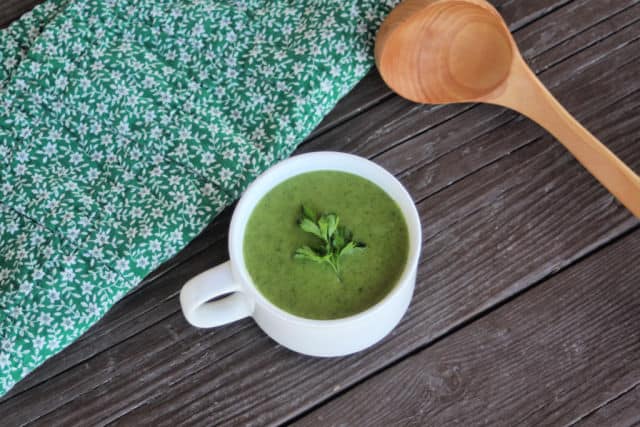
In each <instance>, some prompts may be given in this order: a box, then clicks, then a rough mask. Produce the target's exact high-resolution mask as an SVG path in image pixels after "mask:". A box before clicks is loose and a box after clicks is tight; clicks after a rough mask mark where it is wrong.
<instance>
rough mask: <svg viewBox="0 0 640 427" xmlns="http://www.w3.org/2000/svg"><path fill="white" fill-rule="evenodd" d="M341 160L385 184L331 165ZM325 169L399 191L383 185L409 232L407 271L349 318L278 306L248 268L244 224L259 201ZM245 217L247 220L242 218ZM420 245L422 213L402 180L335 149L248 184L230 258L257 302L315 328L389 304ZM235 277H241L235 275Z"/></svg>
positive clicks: (232, 231) (293, 160)
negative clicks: (315, 315) (289, 182)
mask: <svg viewBox="0 0 640 427" xmlns="http://www.w3.org/2000/svg"><path fill="white" fill-rule="evenodd" d="M314 161H315V162H317V164H314ZM340 162H352V163H353V162H355V163H357V164H359V166H361V167H366V168H368V169H370V170H371V171H372V172H373V173H376V174H377V175H378V178H379V179H383V180H384V181H385V182H384V184H381V183H380V182H375V181H374V180H371V179H369V178H367V177H364V176H362V175H361V174H359V173H357V172H354V171H352V170H349V169H346V168H344V167H340V166H331V165H334V164H335V165H338V164H339V163H340ZM327 165H329V166H327ZM286 169H291V170H292V171H293V172H292V173H290V174H287V173H284V174H282V177H280V178H275V177H277V176H278V175H280V174H281V173H282V172H283V170H286ZM323 170H332V171H341V172H347V173H351V174H354V175H358V176H361V177H363V178H365V179H367V180H369V181H371V182H373V183H374V184H376V185H378V186H379V187H381V188H382V187H383V185H384V186H388V187H392V188H394V191H395V192H396V193H397V195H396V196H395V197H394V195H392V194H389V192H388V191H386V190H385V189H384V188H383V190H384V191H385V193H387V195H388V196H389V197H391V198H392V199H393V200H394V201H395V202H396V204H397V205H398V207H399V208H400V210H401V211H402V213H403V216H404V219H405V222H406V225H407V229H408V233H409V254H408V256H407V263H406V265H405V268H404V270H403V271H402V274H401V275H400V278H399V279H398V280H397V281H396V284H395V285H394V287H393V289H392V290H391V291H390V292H389V293H388V294H387V295H386V296H385V297H384V298H383V299H381V300H380V301H378V302H377V303H376V304H374V305H373V306H371V307H369V308H368V309H366V310H363V311H361V312H359V313H356V314H354V315H351V316H348V317H341V318H339V319H330V320H318V319H308V318H305V317H300V316H296V315H294V314H291V313H289V312H287V311H284V310H283V309H281V308H279V307H278V306H276V305H275V304H273V303H272V302H271V301H269V300H268V299H267V298H266V297H265V296H264V295H262V293H261V292H260V291H259V290H258V289H257V287H256V285H255V284H254V283H253V279H252V278H251V275H250V274H249V271H248V270H247V267H246V265H245V262H244V251H243V244H244V226H245V225H246V222H247V221H248V220H249V217H250V216H251V213H252V212H253V209H254V208H255V206H256V205H257V203H259V202H260V200H262V198H263V197H264V196H265V195H266V194H267V193H268V192H269V191H270V190H271V189H272V188H274V187H275V186H276V185H278V184H280V183H281V182H284V181H286V180H288V179H290V178H293V177H294V176H297V175H300V174H303V173H306V172H314V171H323ZM252 199H256V202H255V203H251V200H252ZM245 218H246V219H245ZM243 219H245V220H244V221H243ZM421 246H422V227H421V225H420V216H419V214H418V210H417V208H416V206H415V203H414V202H413V199H412V198H411V196H410V195H409V193H408V192H407V190H406V189H405V188H404V186H403V185H402V184H401V183H400V181H398V180H397V179H396V177H394V176H393V175H392V174H390V173H389V172H388V171H387V170H386V169H384V168H382V167H381V166H379V165H377V164H375V163H373V162H372V161H370V160H368V159H365V158H364V157H359V156H355V155H353V154H347V153H340V152H336V151H317V152H313V153H307V154H300V155H296V156H292V157H290V158H288V159H286V160H283V161H281V162H279V163H277V164H276V165H274V166H272V167H271V168H269V169H268V170H267V171H265V172H264V173H263V174H261V175H260V176H258V178H257V179H256V180H255V181H253V183H251V184H250V185H249V187H247V189H246V190H245V192H244V194H243V195H242V198H241V199H240V201H239V202H238V205H237V206H236V209H235V211H234V213H233V217H232V219H231V226H230V228H229V258H230V260H231V264H232V269H233V271H234V272H235V273H237V274H239V275H240V277H239V279H240V280H241V282H242V283H243V286H242V289H243V291H246V290H247V289H249V290H250V291H251V292H252V297H253V298H255V299H256V300H257V301H256V303H257V304H258V303H259V304H260V305H262V306H263V307H265V308H266V309H267V310H269V311H270V312H271V314H273V315H276V316H278V317H280V318H282V319H283V320H286V321H288V322H294V323H297V324H300V325H303V326H313V327H322V326H326V327H335V326H339V325H340V324H342V323H348V322H351V321H353V320H356V319H359V318H361V317H365V316H370V315H372V314H374V313H375V312H376V311H379V310H380V309H381V307H382V306H383V305H384V304H386V303H387V301H388V300H390V299H392V298H393V297H394V296H395V295H396V294H397V293H398V292H400V290H401V288H402V286H408V285H410V284H409V283H408V282H409V281H410V280H411V275H412V273H413V271H414V270H415V269H417V266H418V261H419V258H420V249H421ZM236 279H238V278H237V277H236ZM245 285H248V286H245Z"/></svg>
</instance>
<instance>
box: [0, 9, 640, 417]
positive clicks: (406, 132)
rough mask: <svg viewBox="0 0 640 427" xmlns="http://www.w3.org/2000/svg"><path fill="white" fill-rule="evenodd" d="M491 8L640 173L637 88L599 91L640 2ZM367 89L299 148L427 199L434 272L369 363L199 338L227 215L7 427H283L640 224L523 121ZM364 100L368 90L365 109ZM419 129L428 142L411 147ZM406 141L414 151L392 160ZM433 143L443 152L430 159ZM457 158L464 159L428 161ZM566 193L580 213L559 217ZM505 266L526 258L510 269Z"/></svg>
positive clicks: (21, 402)
mask: <svg viewBox="0 0 640 427" xmlns="http://www.w3.org/2000/svg"><path fill="white" fill-rule="evenodd" d="M576 4H577V5H579V6H580V7H575V8H573V9H571V13H570V14H569V13H567V12H566V10H567V8H572V7H573V6H574V5H576ZM498 6H499V8H500V10H501V12H502V13H503V14H505V16H507V17H508V19H509V20H510V22H512V23H515V25H516V26H517V25H520V27H518V28H519V30H518V31H517V33H516V38H517V40H518V42H519V43H520V45H521V47H523V45H524V46H526V47H525V55H527V56H528V57H529V58H530V59H532V61H533V62H534V63H535V66H536V67H537V68H536V69H538V70H545V74H544V75H543V76H542V77H543V79H544V80H545V83H547V84H551V85H553V86H554V87H555V88H556V90H557V92H556V94H557V95H558V96H559V97H560V98H561V100H562V101H563V102H565V100H568V101H570V102H573V103H572V104H571V109H572V111H573V112H574V113H576V114H577V115H578V116H579V117H581V118H583V119H585V120H586V122H587V123H588V125H589V127H590V128H591V129H592V130H593V131H594V132H595V133H596V134H597V135H598V136H599V137H601V138H602V139H604V140H607V141H611V144H610V146H611V147H612V148H613V149H614V150H615V151H616V153H617V154H619V155H620V156H621V157H623V158H624V159H625V160H626V161H628V162H630V163H631V164H632V165H633V166H634V167H636V168H638V167H640V152H639V151H638V150H637V149H636V148H637V143H638V140H637V134H638V130H639V127H640V123H639V122H638V112H639V111H640V106H639V105H638V103H639V101H640V100H639V99H638V96H637V93H638V92H636V91H634V90H632V89H629V88H628V87H627V86H625V85H623V84H622V83H621V82H622V80H610V79H606V78H597V77H598V76H600V75H601V74H602V73H605V72H607V70H608V68H616V67H617V68H618V70H619V72H621V73H622V76H623V77H625V78H627V83H629V82H631V83H632V85H633V84H635V81H634V79H633V76H634V75H637V70H638V67H639V66H640V65H639V64H638V61H637V50H638V49H637V45H634V44H632V43H633V40H635V39H636V38H637V35H638V27H637V24H635V23H634V22H635V20H636V18H635V17H637V16H638V10H637V2H636V1H630V2H627V1H625V0H616V1H604V2H603V1H596V0H592V1H590V2H589V1H578V0H575V1H573V2H569V1H547V0H544V1H540V2H527V1H521V0H509V1H504V2H500V4H499V5H498ZM0 9H1V7H0ZM512 28H513V27H512ZM623 31H627V32H626V33H623ZM612 37H615V39H613V41H609V39H611V38H612ZM603 43H604V44H605V45H604V46H602V45H603ZM607 43H608V44H607ZM634 58H636V59H634ZM536 61H537V62H536ZM608 61H610V63H609V64H610V67H607V66H606V64H607V63H608ZM555 70H559V71H555ZM634 73H635V74H634ZM594 76H595V77H596V78H594ZM636 80H637V79H636ZM368 82H369V83H363V85H360V86H359V87H358V88H356V90H355V91H354V93H352V94H351V95H350V97H348V98H345V101H347V100H349V99H351V100H349V101H348V102H345V104H344V105H345V108H344V112H343V113H338V114H337V115H335V116H334V118H333V119H331V118H330V117H329V118H328V119H327V120H329V121H328V122H327V125H326V127H325V128H324V129H322V128H319V131H318V132H317V133H316V134H315V135H314V137H313V138H311V139H310V140H309V141H308V142H307V143H305V145H304V146H303V147H302V151H304V150H316V149H343V150H346V151H353V152H356V153H358V154H361V155H366V156H370V157H376V161H378V162H380V163H383V164H386V162H389V165H390V169H391V170H392V171H393V172H394V173H396V174H402V180H403V182H404V183H405V184H410V185H409V186H410V188H411V192H412V194H413V193H415V194H414V197H416V195H417V196H419V198H420V199H423V202H422V203H421V204H420V207H419V208H420V212H421V215H422V218H423V224H424V225H425V242H426V245H425V255H424V257H425V258H424V259H425V262H424V263H423V264H422V265H421V267H420V277H419V283H418V288H417V293H416V297H415V300H414V303H413V305H412V307H411V309H410V312H409V314H408V316H407V317H406V318H405V320H404V321H403V323H402V324H401V326H400V327H399V328H398V329H397V330H396V331H394V333H393V334H392V336H390V337H389V338H388V339H387V340H385V342H384V343H383V344H382V345H379V346H376V347H375V348H374V349H372V350H371V351H370V352H366V353H363V354H359V355H356V356H353V357H349V358H344V359H337V360H318V359H311V358H306V357H303V356H299V355H296V354H293V353H290V352H288V351H286V350H284V349H282V348H280V347H278V346H276V345H275V344H274V343H273V342H271V341H270V340H269V339H268V338H267V337H266V336H264V334H262V333H261V332H260V331H259V330H258V329H257V328H256V327H255V326H254V325H253V324H252V323H251V322H250V321H245V322H240V323H237V324H234V325H231V326H229V327H225V328H219V329H215V330H211V331H199V330H196V329H194V328H191V327H189V326H188V325H187V324H186V322H184V320H183V318H182V316H181V314H180V313H179V312H178V309H179V307H178V304H177V300H176V298H175V295H176V293H177V291H178V290H179V288H180V286H181V285H182V283H184V281H185V280H186V279H187V278H188V277H190V276H192V275H194V274H196V273H198V272H200V271H202V270H204V269H206V268H209V267H211V266H213V265H216V264H217V263H219V262H221V261H222V260H224V259H225V258H226V256H227V254H226V241H225V239H226V231H225V230H226V227H227V224H228V218H229V212H230V211H227V213H226V214H225V215H226V217H225V215H223V216H222V217H221V218H220V220H219V221H216V224H214V225H212V226H211V227H209V228H208V229H207V230H206V231H205V232H204V233H203V234H202V235H201V236H200V237H199V238H198V239H196V240H195V241H194V242H193V243H192V244H191V245H190V246H189V247H188V249H187V250H185V251H184V252H183V253H181V254H179V255H178V257H177V258H176V259H175V260H172V261H170V262H169V263H167V264H166V265H165V266H164V267H163V268H161V269H159V270H158V271H157V272H156V273H155V275H153V276H152V277H153V279H152V280H147V281H145V282H146V284H145V285H144V286H142V287H141V288H139V289H138V290H136V291H135V292H133V293H131V294H130V295H129V296H128V297H127V298H125V299H124V300H123V301H121V303H119V304H118V305H116V306H115V307H114V309H113V310H112V311H111V312H110V313H109V314H108V316H107V317H106V318H105V319H103V321H102V322H100V323H99V324H98V325H96V327H94V328H92V330H91V331H90V332H89V333H88V334H85V335H84V336H83V337H82V338H81V339H80V340H79V341H78V342H77V343H75V344H74V345H73V346H71V347H69V348H68V349H67V350H65V352H63V353H61V354H60V355H59V356H57V357H55V358H53V359H51V360H50V361H49V362H47V363H46V364H45V365H44V366H43V367H42V368H41V369H39V370H38V371H36V372H35V373H34V374H32V375H31V376H30V377H28V378H27V380H26V381H24V382H22V383H21V384H19V385H18V386H17V387H16V391H15V392H14V393H12V394H11V395H10V396H8V397H7V398H5V399H3V400H2V402H1V403H0V419H2V420H3V424H7V425H22V424H24V423H27V422H29V421H34V423H35V424H38V425H92V424H96V425H102V424H106V423H109V422H114V423H116V424H120V425H138V424H153V425H155V424H157V425H168V424H173V425H175V424H179V425H181V424H196V425H198V424H200V425H212V424H226V425H238V424H245V423H246V424H253V425H266V424H271V423H280V422H283V421H286V420H289V419H291V418H292V417H295V416H296V415H298V414H301V413H303V412H304V411H306V410H309V409H310V408H313V407H316V406H318V405H321V404H322V403H323V402H324V401H326V400H327V399H331V397H332V396H335V395H336V394H337V393H339V392H340V390H342V389H344V388H346V387H349V386H351V385H353V384H355V383H357V382H359V381H361V380H362V379H363V378H367V377H369V376H372V375H375V374H376V373H377V372H379V371H382V370H384V369H385V368H387V367H389V366H392V365H393V364H394V363H395V362H396V361H398V360H401V359H402V358H404V357H407V355H409V354H411V353H412V352H413V351H416V350H417V349H420V348H422V347H424V346H427V345H429V344H430V343H431V342H433V340H434V339H437V338H438V337H443V336H445V335H446V334H447V333H449V332H450V331H451V330H452V329H455V328H458V327H460V325H463V324H464V322H466V321H468V320H469V319H471V318H475V317H476V316H479V315H480V314H481V313H483V312H484V311H485V310H488V309H490V308H491V307H493V306H495V305H496V304H500V303H501V302H503V301H504V300H505V299H506V298H509V297H510V296H512V295H514V294H516V293H518V292H523V291H524V290H525V289H527V288H528V287H529V286H531V285H532V284H535V283H538V282H539V281H541V280H544V278H545V277H547V276H548V275H550V274H552V273H553V272H555V271H558V270H561V269H563V268H565V267H566V266H567V265H571V264H572V263H573V262H574V261H575V260H576V259H580V258H581V257H583V256H585V255H586V254H588V253H590V252H591V251H592V250H594V249H595V248H598V247H601V246H603V245H606V244H607V243H608V242H609V241H611V240H612V239H615V238H616V237H617V236H619V235H620V234H621V233H624V232H625V231H627V230H629V229H631V228H632V227H634V226H636V224H637V222H636V221H635V220H633V219H632V218H631V217H630V216H629V215H627V214H625V212H624V211H623V210H622V209H620V208H619V207H618V206H617V205H616V204H615V203H614V202H613V201H612V199H611V198H610V197H609V196H608V195H607V194H606V193H605V192H604V191H603V190H602V189H599V187H598V185H597V183H595V181H593V180H592V179H590V178H589V177H588V176H587V175H586V174H585V173H583V171H581V169H580V167H579V166H578V165H577V164H576V163H575V162H574V161H572V160H571V159H570V157H569V156H568V155H566V153H564V152H563V151H562V149H561V148H560V147H558V146H557V144H555V143H554V141H553V139H552V138H551V137H549V136H547V135H546V134H545V133H544V132H541V131H540V130H539V129H538V128H537V127H535V126H534V125H527V123H529V122H527V121H522V120H521V119H519V118H517V116H515V115H514V114H513V113H505V112H503V111H501V110H500V109H497V108H493V107H486V108H485V107H474V106H458V107H455V108H451V109H448V108H440V109H438V108H431V107H428V108H424V107H416V106H412V105H411V104H409V103H407V102H406V101H402V100H399V99H398V98H397V97H395V96H389V95H388V92H385V93H378V92H377V90H378V89H373V90H371V91H369V90H368V89H367V88H369V87H370V86H369V85H376V84H377V85H378V88H380V87H381V86H380V81H379V80H378V79H377V76H376V74H375V72H372V74H371V75H370V77H369V80H368ZM376 82H377V83H376ZM632 87H633V86H632ZM576 91H579V92H580V93H576ZM360 92H366V93H367V95H366V96H364V95H363V97H362V99H361V100H359V96H360V95H359V94H360ZM601 97H603V98H604V100H602V103H600V98H601ZM572 100H573V101H572ZM359 105H362V106H363V107H362V108H360V107H359ZM359 108H360V109H359ZM420 119H421V120H420ZM331 120H333V121H331ZM449 123H452V124H451V125H450V124H449ZM476 123H477V124H476ZM321 126H322V125H321ZM447 126H450V127H447ZM423 134H424V138H425V139H422V140H418V141H414V140H415V139H418V138H421V137H422V135H423ZM429 134H430V135H429ZM456 134H458V135H457V136H456ZM478 134H479V136H478V137H476V135H478ZM427 136H428V138H427ZM362 138H365V139H366V138H369V141H368V143H367V144H362V143H361V139H362ZM470 140H472V141H473V144H466V143H467V142H469V141H470ZM452 142H455V143H456V144H459V145H458V146H450V145H449V144H451V143H452ZM369 143H370V144H373V146H372V147H371V146H370V144H369ZM406 143H410V145H412V147H409V148H408V149H406V150H405V151H400V149H401V147H403V146H404V145H405V144H406ZM425 146H426V147H428V148H429V149H431V147H433V153H431V152H425V151H422V150H423V149H424V147H425ZM393 150H398V151H397V152H396V153H395V154H394V153H392V151H393ZM465 150H469V151H468V154H469V155H468V156H465V155H464V154H465ZM450 152H451V153H456V155H455V156H454V155H452V156H451V157H449V158H442V160H438V161H437V162H434V160H435V159H436V158H438V157H441V156H443V155H446V154H448V153H450ZM387 153H388V154H387ZM400 153H403V156H404V157H402V156H401V155H400ZM396 156H400V157H396ZM396 159H398V160H396ZM429 163H434V164H435V163H438V164H441V166H442V168H441V169H440V170H441V171H446V170H452V171H453V173H452V174H451V175H450V177H451V178H448V177H447V175H441V176H440V175H439V176H437V177H436V178H437V179H436V178H434V186H433V188H430V187H429V185H424V186H423V185H422V184H420V172H417V171H418V169H419V168H420V167H423V166H424V165H426V164H429ZM461 163H463V166H462V167H461ZM423 179H424V180H427V179H432V177H431V176H428V175H426V174H425V175H424V176H423ZM416 198H418V197H416ZM571 198H573V199H574V203H571V204H567V202H566V200H568V199H571ZM587 206H591V208H589V209H587ZM513 258H516V259H519V260H521V261H520V262H519V263H518V264H517V265H514V264H513V263H512V262H511V261H510V260H511V259H513ZM611 274H612V275H613V277H614V278H615V277H616V272H614V271H612V272H611ZM526 295H527V293H524V294H523V295H521V296H520V297H519V298H521V297H523V296H526ZM519 298H516V299H515V300H514V301H518V299H519ZM512 302H513V301H512ZM512 302H509V303H508V304H511V303H512ZM508 304H507V306H508ZM447 339H448V338H444V339H443V340H442V342H445V341H446V340H447Z"/></svg>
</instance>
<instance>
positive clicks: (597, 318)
mask: <svg viewBox="0 0 640 427" xmlns="http://www.w3.org/2000/svg"><path fill="white" fill-rule="evenodd" d="M611 270H615V271H617V272H618V273H619V274H617V275H616V277H612V275H611V274H610V271H611ZM638 277H640V230H637V231H635V232H633V233H632V234H631V235H629V236H626V237H624V238H622V239H621V240H619V241H617V242H615V243H614V244H612V245H610V246H609V247H608V248H606V249H605V250H601V251H599V252H598V253H596V254H595V255H592V256H590V257H588V258H587V259H585V260H583V261H581V262H579V263H576V264H574V265H573V266H571V267H569V268H568V269H566V270H565V271H563V272H561V273H560V274H558V275H556V276H555V277H553V278H551V279H550V280H547V281H545V282H544V283H542V284H541V285H539V286H537V287H536V288H534V289H532V290H531V291H529V292H527V293H525V294H524V295H521V296H520V297H519V298H516V299H515V300H513V301H511V302H509V303H508V304H505V305H503V306H502V307H500V308H498V309H497V310H495V311H493V312H492V313H490V314H488V315H487V316H485V317H483V318H482V319H480V320H478V321H476V322H474V323H472V324H471V325H469V326H467V327H466V328H463V329H462V330H460V331H458V332H456V333H454V334H451V335H450V336H448V337H447V339H445V340H442V341H440V342H438V343H436V344H435V345H433V346H431V347H429V348H427V349H425V350H423V351H421V352H419V353H417V354H415V355H412V356H411V357H409V358H408V359H406V360H404V361H403V362H401V363H399V364H397V365H395V366H393V367H392V368H389V369H387V370H385V371H384V372H382V373H380V374H379V375H376V376H375V377H373V378H372V379H370V380H368V381H365V382H363V383H361V384H359V385H358V386H357V387H355V388H354V389H353V390H350V391H348V392H346V393H344V394H343V395H341V396H340V397H339V398H337V399H334V400H333V401H332V402H330V403H329V404H327V405H325V406H323V407H321V408H319V409H318V410H317V411H314V412H312V413H311V414H309V415H308V416H306V417H305V418H303V419H301V420H299V422H298V423H296V424H295V425H297V426H317V425H324V426H338V425H357V424H358V421H359V420H362V419H364V418H365V417H366V419H367V420H368V422H367V424H368V425H370V426H425V425H435V426H448V425H464V426H468V425H474V424H482V425H487V426H498V425H504V426H508V425H518V426H543V425H544V426H547V425H568V424H571V423H572V422H573V421H575V420H577V419H580V418H581V417H582V416H583V415H585V414H588V413H589V412H590V411H591V409H592V408H594V407H597V406H598V405H599V404H600V403H601V402H603V401H606V400H608V399H610V398H611V397H612V396H617V393H616V390H628V389H629V388H630V387H631V388H632V387H635V386H636V385H638V384H639V383H640V358H638V357H637V356H638V354H640V329H639V328H638V325H640V286H638ZM372 398H373V399H375V405H374V404H372V400H373V399H372ZM636 403H638V402H636ZM637 411H640V408H636V415H638V413H637ZM601 425H602V426H605V425H611V424H608V423H604V424H601Z"/></svg>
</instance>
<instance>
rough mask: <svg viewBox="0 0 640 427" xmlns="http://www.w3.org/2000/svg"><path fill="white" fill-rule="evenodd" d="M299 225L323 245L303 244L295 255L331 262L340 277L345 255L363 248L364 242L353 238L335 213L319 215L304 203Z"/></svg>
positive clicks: (320, 262) (320, 261)
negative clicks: (312, 246)
mask: <svg viewBox="0 0 640 427" xmlns="http://www.w3.org/2000/svg"><path fill="white" fill-rule="evenodd" d="M298 225H299V226H300V228H301V229H303V230H304V231H306V232H307V233H311V234H313V235H314V236H316V237H317V238H319V239H320V240H322V243H323V246H321V247H317V248H311V247H309V246H306V245H305V246H303V247H301V248H298V249H297V250H296V252H295V254H294V255H293V257H294V258H295V259H301V260H307V261H313V262H317V263H318V264H329V265H330V266H331V268H332V269H333V271H334V272H335V273H336V276H338V279H340V269H341V268H340V261H341V258H342V256H343V255H348V254H351V253H353V252H356V251H360V250H363V249H364V248H366V245H365V244H364V243H363V242H359V241H356V240H353V234H352V233H351V231H350V230H349V229H347V228H346V227H345V226H344V225H340V218H339V217H338V215H336V214H333V213H328V214H322V215H320V216H318V215H317V214H316V213H315V212H314V211H313V210H312V209H310V208H309V207H307V206H304V205H302V209H301V214H300V218H299V219H298Z"/></svg>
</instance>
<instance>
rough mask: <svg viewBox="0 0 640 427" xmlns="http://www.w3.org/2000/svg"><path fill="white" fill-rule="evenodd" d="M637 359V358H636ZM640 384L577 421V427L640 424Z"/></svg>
mask: <svg viewBox="0 0 640 427" xmlns="http://www.w3.org/2000/svg"><path fill="white" fill-rule="evenodd" d="M636 359H637V357H636ZM638 408H640V384H638V385H635V386H634V387H632V388H631V389H630V390H627V391H626V392H624V393H622V394H620V395H619V396H615V397H613V398H611V400H609V401H608V402H607V403H606V404H604V405H602V406H600V407H599V408H598V409H596V410H595V411H593V412H591V413H590V414H588V415H587V416H585V417H583V418H581V419H579V420H577V421H576V422H575V423H574V424H572V425H574V426H576V427H601V426H605V425H606V426H610V427H629V426H637V425H638V424H640V411H638Z"/></svg>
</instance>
